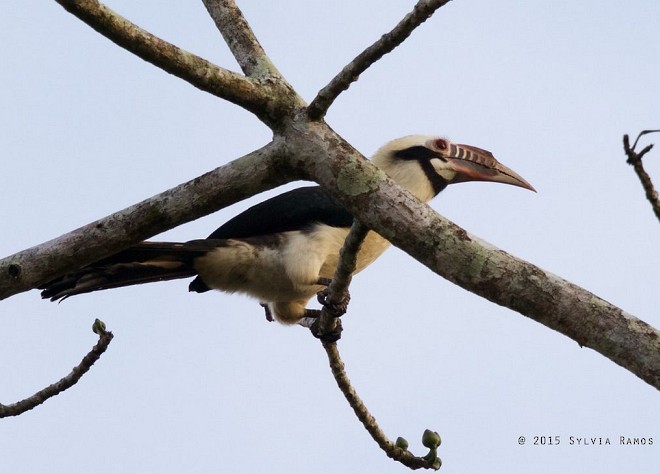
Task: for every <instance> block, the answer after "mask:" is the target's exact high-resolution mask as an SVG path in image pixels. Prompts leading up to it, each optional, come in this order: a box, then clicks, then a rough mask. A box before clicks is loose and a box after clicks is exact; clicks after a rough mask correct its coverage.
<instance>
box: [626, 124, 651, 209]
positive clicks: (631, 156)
mask: <svg viewBox="0 0 660 474" xmlns="http://www.w3.org/2000/svg"><path fill="white" fill-rule="evenodd" d="M656 132H660V130H644V131H642V132H640V133H639V135H637V139H636V140H635V143H633V145H632V147H631V146H630V138H629V137H628V135H624V136H623V149H624V151H625V152H626V156H627V157H628V160H627V163H628V164H629V165H631V166H632V167H633V168H634V170H635V173H637V177H638V178H639V180H640V182H641V183H642V187H643V188H644V193H645V194H646V199H648V201H649V202H650V203H651V207H652V208H653V213H654V214H655V216H656V217H657V218H658V220H660V198H658V192H657V191H656V190H655V187H654V186H653V182H652V181H651V177H650V176H649V175H648V173H647V172H646V170H645V169H644V165H643V164H642V157H643V156H644V155H646V154H647V153H648V152H649V151H651V150H652V149H653V144H650V145H647V146H646V147H644V148H643V149H642V150H640V151H639V152H637V151H635V148H636V147H637V142H638V141H639V139H640V138H641V137H642V136H643V135H646V134H648V133H656Z"/></svg>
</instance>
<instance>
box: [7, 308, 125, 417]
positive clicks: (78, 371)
mask: <svg viewBox="0 0 660 474" xmlns="http://www.w3.org/2000/svg"><path fill="white" fill-rule="evenodd" d="M92 330H93V331H94V332H95V333H96V334H98V335H99V341H98V342H97V343H96V345H95V346H94V347H93V348H92V350H91V351H90V352H89V353H88V354H87V355H86V356H85V357H83V360H82V361H81V362H80V364H78V365H77V366H76V367H74V368H73V370H72V371H71V373H70V374H69V375H67V376H66V377H63V378H61V379H60V380H59V381H57V382H55V383H54V384H52V385H49V386H48V387H46V388H44V389H43V390H39V391H38V392H37V393H35V394H34V395H32V396H31V397H28V398H26V399H25V400H21V401H20V402H16V403H12V404H11V405H2V404H0V418H6V417H8V416H18V415H20V414H22V413H25V412H26V411H28V410H32V409H33V408H35V407H37V406H39V405H41V404H42V403H44V402H45V401H46V400H48V399H49V398H52V397H54V396H55V395H58V394H60V393H62V392H63V391H65V390H67V389H69V388H71V387H73V386H74V385H75V384H76V383H78V381H79V380H80V379H81V378H82V376H83V375H85V374H86V373H87V372H88V371H89V369H91V367H92V365H94V363H95V362H96V361H97V360H99V358H100V357H101V355H102V354H103V353H104V352H105V351H106V349H107V348H108V346H109V345H110V342H111V341H112V338H113V335H112V333H111V332H110V331H106V330H105V325H104V324H103V322H102V321H100V320H98V319H97V320H96V321H94V325H93V326H92Z"/></svg>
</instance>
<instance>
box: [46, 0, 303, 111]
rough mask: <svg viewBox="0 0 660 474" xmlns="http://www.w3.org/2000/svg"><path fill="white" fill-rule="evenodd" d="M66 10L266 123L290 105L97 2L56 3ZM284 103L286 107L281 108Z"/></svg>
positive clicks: (270, 89) (267, 89)
mask: <svg viewBox="0 0 660 474" xmlns="http://www.w3.org/2000/svg"><path fill="white" fill-rule="evenodd" d="M56 1H57V3H59V4H60V5H61V6H62V7H64V9H65V10H67V11H68V12H70V13H72V14H73V15H75V16H76V17H78V18H79V19H80V20H82V21H83V22H85V23H87V24H88V25H89V26H91V27H92V28H93V29H94V30H96V31H97V32H99V33H101V34H102V35H103V36H105V37H106V38H108V39H109V40H110V41H112V42H114V43H115V44H117V45H119V46H121V47H122V48H124V49H126V50H128V51H130V52H131V53H133V54H135V55H136V56H138V57H140V58H142V59H144V60H145V61H147V62H150V63H151V64H153V65H154V66H157V67H159V68H161V69H163V70H164V71H166V72H168V73H170V74H173V75H175V76H177V77H179V78H181V79H183V80H185V81H187V82H189V83H190V84H192V85H193V86H195V87H197V88H198V89H201V90H203V91H205V92H208V93H210V94H213V95H215V96H217V97H220V98H222V99H225V100H228V101H230V102H232V103H234V104H236V105H239V106H241V107H243V108H245V109H246V110H249V111H250V112H252V113H254V114H255V115H256V116H257V117H259V118H260V119H261V120H262V121H264V122H265V123H266V124H272V122H273V118H274V117H276V116H277V115H279V114H280V113H281V110H280V109H282V108H286V107H287V106H288V105H289V104H287V100H288V102H290V97H289V98H282V97H281V94H280V93H279V92H278V91H281V90H282V88H281V87H280V88H279V89H278V90H275V89H274V88H273V87H271V86H270V85H268V84H259V83H257V82H256V81H254V80H253V79H250V78H246V77H243V76H241V75H240V74H237V73H235V72H232V71H229V70H227V69H223V68H220V67H218V66H216V65H215V64H213V63H211V62H209V61H207V60H206V59H203V58H200V57H199V56H196V55H194V54H192V53H189V52H188V51H185V50H183V49H181V48H179V47H177V46H175V45H173V44H171V43H168V42H167V41H165V40H163V39H161V38H158V37H157V36H155V35H153V34H151V33H149V32H148V31H145V30H143V29H142V28H140V27H138V26H137V25H135V24H133V23H131V22H130V21H128V20H127V19H125V18H123V17H122V16H120V15H119V14H117V13H115V12H114V11H112V10H111V9H109V8H108V7H106V6H105V5H103V4H101V3H99V2H98V1H96V0H56ZM282 104H285V105H282Z"/></svg>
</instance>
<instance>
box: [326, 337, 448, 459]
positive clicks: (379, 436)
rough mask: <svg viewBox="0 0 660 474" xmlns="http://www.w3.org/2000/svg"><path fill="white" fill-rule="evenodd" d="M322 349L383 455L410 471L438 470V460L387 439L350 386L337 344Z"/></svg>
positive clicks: (349, 400) (357, 413)
mask: <svg viewBox="0 0 660 474" xmlns="http://www.w3.org/2000/svg"><path fill="white" fill-rule="evenodd" d="M323 348H324V349H325V352H326V354H327V355H328V361H329V363H330V369H331V370H332V375H333V376H334V378H335V381H336V382H337V385H338V386H339V389H340V390H341V391H342V393H343V394H344V396H345V397H346V400H347V401H348V404H349V405H350V406H351V408H352V409H353V411H354V412H355V415H356V416H357V417H358V419H359V420H360V422H361V423H362V425H363V426H364V428H365V429H366V430H367V431H368V432H369V434H370V435H371V437H372V438H373V440H374V441H375V442H376V443H377V444H378V446H380V448H381V449H382V450H383V451H385V454H387V456H388V457H389V458H391V459H394V460H395V461H398V462H400V463H401V464H403V465H405V466H407V467H409V468H411V469H420V468H424V469H438V468H439V467H440V464H439V460H437V461H436V462H433V461H429V460H427V459H425V458H423V457H418V456H415V455H413V454H412V453H411V452H410V451H408V450H406V449H403V448H400V447H398V446H397V445H396V444H394V443H393V442H392V441H390V440H389V439H388V437H387V436H386V435H385V433H384V432H383V430H382V429H381V428H380V427H379V426H378V423H377V422H376V419H375V418H374V417H373V415H372V414H371V413H369V410H368V409H367V407H366V406H365V405H364V402H363V401H362V400H361V399H360V397H359V396H358V394H357V392H356V391H355V389H354V388H353V386H352V385H351V381H350V380H349V378H348V375H347V374H346V371H345V367H344V363H343V362H342V360H341V357H340V355H339V350H338V349H337V343H335V342H325V341H324V342H323Z"/></svg>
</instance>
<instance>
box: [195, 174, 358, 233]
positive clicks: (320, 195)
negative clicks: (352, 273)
mask: <svg viewBox="0 0 660 474" xmlns="http://www.w3.org/2000/svg"><path fill="white" fill-rule="evenodd" d="M317 222H318V223H322V224H327V225H329V226H332V227H350V226H351V224H352V223H353V216H351V215H350V214H349V213H348V211H347V210H346V209H344V208H343V207H342V206H341V204H339V203H338V202H337V201H335V200H334V199H333V198H332V197H331V196H330V195H328V194H327V193H326V192H325V191H323V189H321V187H320V186H309V187H305V188H298V189H294V190H292V191H288V192H286V193H283V194H280V195H279V196H275V197H273V198H271V199H268V200H266V201H264V202H262V203H259V204H257V205H255V206H252V207H251V208H249V209H247V210H245V211H244V212H242V213H240V214H239V215H237V216H236V217H234V218H233V219H230V220H229V221H227V222H226V223H225V224H223V225H222V226H220V227H219V228H218V229H217V230H216V231H215V232H213V233H212V234H211V235H209V236H208V238H209V239H241V238H246V237H257V236H260V235H266V234H274V233H278V232H287V231H291V230H303V229H305V228H307V227H309V226H310V225H312V224H314V223H317Z"/></svg>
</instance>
